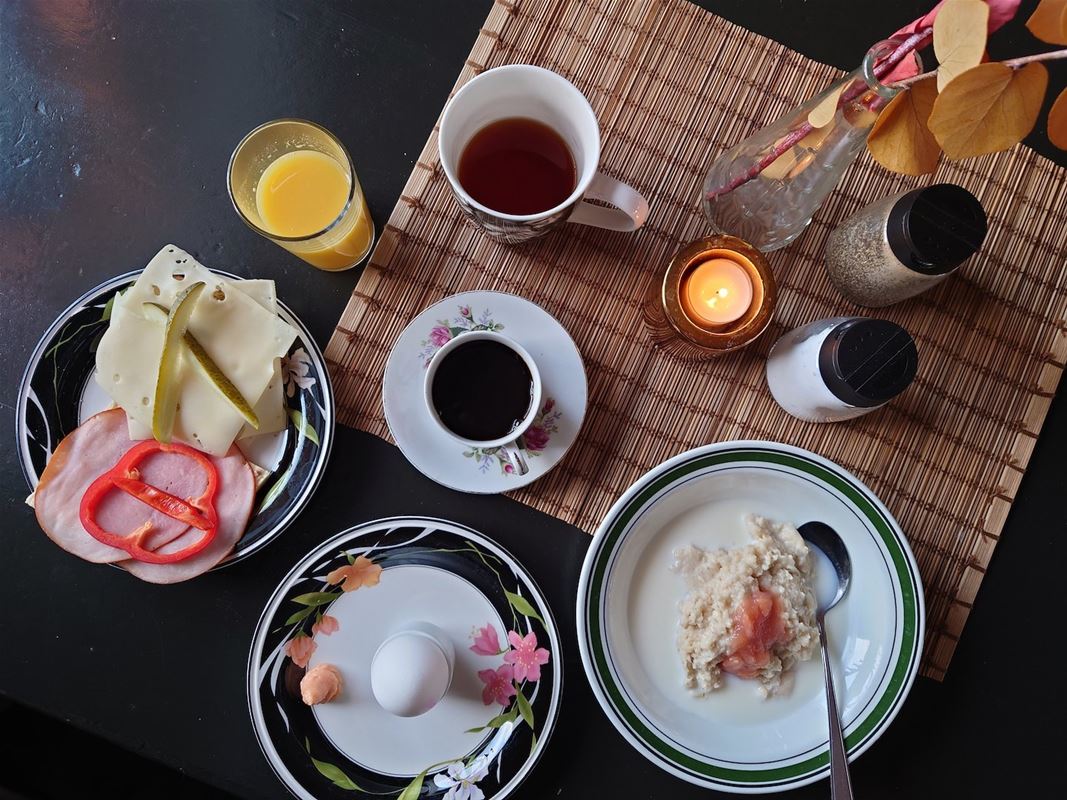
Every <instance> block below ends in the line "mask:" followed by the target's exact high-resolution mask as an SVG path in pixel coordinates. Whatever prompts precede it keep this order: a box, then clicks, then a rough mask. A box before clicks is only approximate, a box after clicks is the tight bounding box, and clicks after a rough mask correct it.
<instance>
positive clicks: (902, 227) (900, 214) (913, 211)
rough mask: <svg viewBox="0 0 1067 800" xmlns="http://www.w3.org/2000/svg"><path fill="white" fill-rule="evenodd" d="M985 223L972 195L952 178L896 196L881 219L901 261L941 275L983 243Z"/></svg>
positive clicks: (926, 271) (984, 215)
mask: <svg viewBox="0 0 1067 800" xmlns="http://www.w3.org/2000/svg"><path fill="white" fill-rule="evenodd" d="M987 229H988V222H987V220H986V214H985V209H984V208H982V204H981V203H980V202H978V198H977V197H975V196H974V195H973V194H971V193H970V192H968V191H967V190H966V189H964V188H963V187H962V186H957V185H956V184H954V183H939V184H936V185H934V186H926V187H923V188H921V189H915V190H913V191H910V192H908V193H907V194H905V195H904V196H903V197H901V198H900V199H899V200H897V202H896V203H895V204H894V205H893V208H892V209H891V210H890V212H889V219H888V220H887V222H886V238H887V239H888V241H889V247H890V249H892V251H893V254H894V255H896V257H897V259H898V260H899V261H900V263H902V264H903V265H904V266H906V267H908V268H910V269H913V270H915V271H916V272H921V273H923V274H925V275H943V274H945V273H946V272H951V271H952V270H954V269H955V268H956V267H958V266H959V265H960V264H962V263H963V262H964V261H966V260H967V259H968V258H970V257H971V255H973V254H974V253H975V252H976V251H977V250H978V248H979V247H981V246H982V240H983V239H985V235H986V230H987Z"/></svg>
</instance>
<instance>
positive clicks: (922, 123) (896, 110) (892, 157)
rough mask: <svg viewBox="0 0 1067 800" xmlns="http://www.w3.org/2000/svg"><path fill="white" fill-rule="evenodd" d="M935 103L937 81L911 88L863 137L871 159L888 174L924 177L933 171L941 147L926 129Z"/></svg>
mask: <svg viewBox="0 0 1067 800" xmlns="http://www.w3.org/2000/svg"><path fill="white" fill-rule="evenodd" d="M936 99H937V81H935V80H934V79H933V78H926V79H925V80H921V81H919V82H918V83H916V84H914V85H913V86H912V87H911V88H910V89H907V90H905V91H903V92H901V93H900V94H898V95H897V96H896V97H894V98H893V99H892V100H891V101H890V103H889V105H887V106H886V107H885V109H884V110H883V111H882V113H881V115H880V116H879V117H878V121H877V122H875V123H874V127H873V128H871V134H870V136H868V137H867V149H868V150H869V151H870V153H871V156H872V157H873V158H874V160H875V161H877V162H878V163H879V164H881V165H882V166H883V167H885V168H886V169H888V170H891V171H892V172H900V173H902V174H904V175H927V174H929V173H931V172H933V171H934V170H935V169H937V161H938V159H939V158H940V157H941V147H940V146H939V145H938V143H937V140H936V139H934V137H933V134H931V133H930V130H929V128H927V120H929V119H930V111H931V110H932V109H933V107H934V101H935V100H936Z"/></svg>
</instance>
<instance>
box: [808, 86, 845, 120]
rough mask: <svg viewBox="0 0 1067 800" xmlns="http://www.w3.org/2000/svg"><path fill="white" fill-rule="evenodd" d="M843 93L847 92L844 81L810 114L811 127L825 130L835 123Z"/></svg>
mask: <svg viewBox="0 0 1067 800" xmlns="http://www.w3.org/2000/svg"><path fill="white" fill-rule="evenodd" d="M843 91H845V83H844V81H842V82H841V85H840V86H838V87H837V88H836V89H834V90H833V91H832V92H830V94H828V95H826V97H824V98H823V99H822V102H821V103H819V105H817V106H815V108H813V109H812V110H811V111H810V112H809V113H808V124H809V125H811V127H813V128H825V127H826V126H827V125H829V124H830V123H831V122H832V121H833V119H834V115H835V114H837V101H838V100H839V99H840V98H841V92H843Z"/></svg>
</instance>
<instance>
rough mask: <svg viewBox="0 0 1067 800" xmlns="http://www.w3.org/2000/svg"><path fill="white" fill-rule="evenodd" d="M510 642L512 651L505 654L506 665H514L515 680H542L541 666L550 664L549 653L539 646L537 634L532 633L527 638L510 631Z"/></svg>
mask: <svg viewBox="0 0 1067 800" xmlns="http://www.w3.org/2000/svg"><path fill="white" fill-rule="evenodd" d="M508 642H510V644H511V647H512V649H511V650H509V651H508V652H507V653H505V654H504V664H505V666H506V665H508V664H510V665H512V667H513V675H514V677H515V680H517V681H524V680H530V681H539V680H541V665H542V664H547V663H548V651H547V650H546V649H545V648H543V647H538V646H537V634H536V633H534V632H533V631H530V632H529V633H528V634H526V636H519V634H517V633H515V631H508Z"/></svg>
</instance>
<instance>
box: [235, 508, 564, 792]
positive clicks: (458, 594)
mask: <svg viewBox="0 0 1067 800" xmlns="http://www.w3.org/2000/svg"><path fill="white" fill-rule="evenodd" d="M414 621H418V622H422V623H427V624H429V625H431V626H436V629H438V630H439V631H441V633H442V635H443V636H445V637H447V639H448V640H449V642H450V643H451V644H452V646H453V648H454V652H455V656H454V670H453V677H452V681H451V685H450V687H449V688H448V690H447V692H446V693H445V695H444V697H443V698H442V699H441V701H440V702H439V703H437V705H435V706H434V707H433V708H431V709H430V710H429V711H427V712H426V713H424V714H421V715H419V716H415V717H402V716H396V715H394V714H391V713H389V712H388V711H386V710H385V709H384V708H382V707H381V706H380V705H379V704H378V702H377V700H375V697H374V695H373V693H372V691H371V688H370V681H371V678H370V675H371V662H372V660H373V658H374V655H375V652H376V650H377V648H378V646H379V645H380V644H381V642H382V641H384V640H385V639H386V638H388V637H389V636H390V635H391V634H393V633H395V632H397V631H398V630H402V629H404V628H405V627H406V626H409V625H410V624H411V623H412V622H414ZM559 647H560V644H559V636H558V634H557V631H556V626H555V623H554V621H553V619H552V614H551V612H550V610H549V608H548V605H547V603H546V602H545V600H544V598H543V597H542V596H541V593H540V591H539V590H538V588H537V586H536V585H535V584H534V582H533V580H532V579H531V578H530V576H529V575H528V574H527V573H526V571H525V570H524V569H523V568H522V566H521V565H519V564H518V563H517V562H516V561H515V560H514V559H513V558H512V557H511V555H510V554H509V553H507V551H505V550H503V549H502V548H500V547H499V546H498V545H496V544H494V543H493V542H492V541H490V540H489V539H487V538H486V537H484V536H482V535H481V534H479V533H477V532H475V531H473V530H471V529H470V528H466V527H464V526H462V525H457V524H455V523H451V522H446V521H444V520H439V519H432V518H427V517H394V518H390V519H382V520H376V521H374V522H368V523H366V524H364V525H359V526H357V527H355V528H350V529H349V530H347V531H344V532H343V533H340V534H338V535H336V536H334V537H333V538H331V539H330V540H328V541H326V542H324V543H323V544H321V545H320V546H318V547H316V548H315V549H314V550H313V551H311V552H310V553H309V554H308V555H307V556H305V557H304V558H303V559H302V560H301V561H300V562H299V563H298V564H297V565H296V566H295V567H294V568H293V570H292V571H291V572H290V573H289V574H288V575H287V576H286V577H285V579H284V580H283V581H282V582H281V584H280V585H279V586H278V588H277V589H275V591H274V594H273V595H272V596H271V599H270V601H269V602H268V603H267V607H266V609H265V610H264V612H263V615H262V616H261V617H260V620H259V623H258V625H257V627H256V633H255V636H254V638H253V640H252V648H251V652H250V654H249V661H248V703H249V710H250V711H251V715H252V724H253V727H254V729H255V733H256V736H257V738H258V739H259V743H260V746H261V747H262V749H263V753H264V755H265V756H266V757H267V760H268V762H270V765H271V767H272V768H273V770H274V772H275V773H276V774H277V776H278V778H279V779H280V780H281V781H282V783H284V784H285V785H286V787H288V789H289V790H290V791H291V792H292V793H293V794H294V795H296V796H297V797H299V798H304V799H305V800H314V799H315V798H318V799H319V800H329V798H348V799H349V800H352V798H358V797H361V796H366V797H368V798H371V797H374V798H381V797H385V798H393V799H394V800H414V798H416V797H421V798H432V799H433V800H476V799H480V798H482V797H486V798H503V797H506V796H507V795H509V794H510V793H511V792H512V791H513V790H514V789H515V788H516V787H517V786H518V785H519V784H520V783H521V782H522V780H523V779H524V778H525V777H526V775H527V774H528V773H529V772H530V770H531V769H533V767H534V765H535V764H536V763H537V761H538V759H539V758H540V757H541V753H542V752H543V750H544V748H545V745H546V744H547V741H548V739H549V736H550V735H551V733H552V729H553V727H554V725H555V722H556V716H557V713H558V710H559V700H560V692H561V689H562V663H561V656H560V650H559ZM320 665H331V666H332V667H334V668H335V669H336V670H337V671H338V672H339V673H340V676H341V690H340V692H339V693H338V694H337V696H336V697H334V698H333V699H332V700H330V701H329V702H325V703H321V704H318V705H313V706H308V705H305V704H304V702H303V700H302V698H301V691H300V683H301V680H302V678H303V677H304V676H305V675H306V674H307V673H308V671H310V670H312V669H314V668H315V667H318V666H320Z"/></svg>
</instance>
